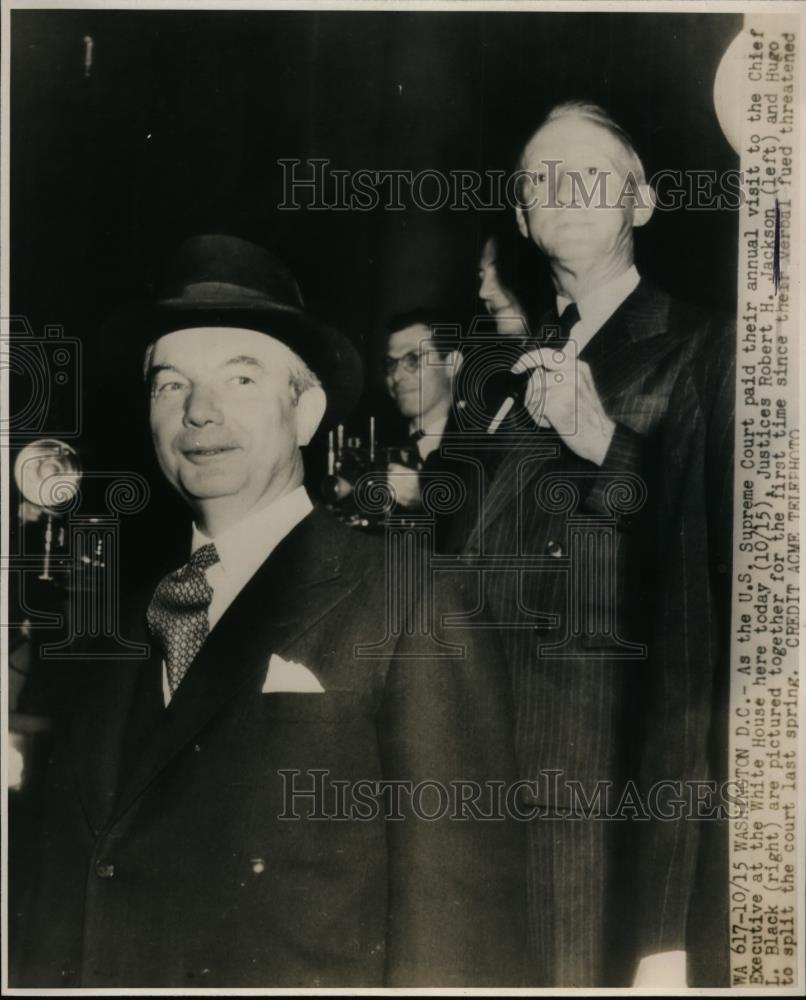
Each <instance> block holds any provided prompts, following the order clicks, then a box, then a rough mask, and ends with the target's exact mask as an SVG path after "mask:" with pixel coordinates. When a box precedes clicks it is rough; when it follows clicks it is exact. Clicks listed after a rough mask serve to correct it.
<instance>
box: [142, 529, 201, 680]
mask: <svg viewBox="0 0 806 1000" xmlns="http://www.w3.org/2000/svg"><path fill="white" fill-rule="evenodd" d="M217 562H218V552H216V547H215V545H213V543H212V542H209V543H208V544H207V545H202V546H201V548H199V549H196V551H195V552H194V553H193V555H192V556H191V557H190V560H189V562H187V563H186V564H185V565H184V566H182V567H180V568H179V569H177V570H174V571H173V573H169V574H168V575H167V576H166V577H165V579H164V580H162V582H161V583H160V584H159V586H158V587H157V589H156V590H155V591H154V597H153V598H152V599H151V604H149V606H148V611H147V612H146V620H147V621H148V627H149V629H150V630H151V634H152V635H153V636H154V638H155V639H157V640H158V641H159V642H160V643H161V645H162V648H163V651H164V653H165V665H166V667H167V670H168V684H169V686H170V688H171V694H173V693H174V692H175V691H176V689H177V688H178V687H179V684H180V682H181V680H182V678H183V677H184V676H185V674H186V673H187V669H188V667H189V666H190V664H191V663H192V662H193V659H194V657H195V656H196V654H197V653H198V651H199V649H201V645H202V643H203V642H204V640H205V639H206V638H207V633H208V632H209V631H210V623H209V620H208V618H207V609H208V608H209V607H210V601H211V600H212V599H213V588H212V587H211V586H210V584H209V583H208V582H207V577H206V576H205V575H204V571H205V570H206V569H207V567H208V566H212V565H213V564H214V563H217Z"/></svg>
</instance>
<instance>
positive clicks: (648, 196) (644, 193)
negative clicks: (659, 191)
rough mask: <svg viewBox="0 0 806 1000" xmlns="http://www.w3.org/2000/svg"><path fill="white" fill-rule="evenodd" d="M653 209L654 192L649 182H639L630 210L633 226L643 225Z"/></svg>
mask: <svg viewBox="0 0 806 1000" xmlns="http://www.w3.org/2000/svg"><path fill="white" fill-rule="evenodd" d="M654 211H655V192H654V191H653V190H652V187H651V186H650V185H649V184H639V185H638V191H637V196H636V199H635V205H634V206H633V210H632V224H633V226H636V227H638V226H645V225H646V224H647V222H649V220H650V219H651V218H652V213H653V212H654Z"/></svg>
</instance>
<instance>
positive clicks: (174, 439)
mask: <svg viewBox="0 0 806 1000" xmlns="http://www.w3.org/2000/svg"><path fill="white" fill-rule="evenodd" d="M294 360H295V356H294V355H293V354H292V353H291V351H289V349H288V348H286V347H285V345H284V344H282V343H280V342H279V341H278V340H275V339H274V338H273V337H269V336H267V335H266V334H263V333H258V332H257V331H255V330H241V329H229V328H215V327H211V328H199V329H192V330H178V331H175V332H173V333H169V334H166V335H165V336H163V337H160V339H159V340H158V341H157V342H156V344H155V345H154V349H153V353H152V356H151V359H150V371H149V377H150V384H151V410H150V412H151V421H150V422H151V434H152V438H153V441H154V447H155V450H156V454H157V458H158V460H159V464H160V467H161V468H162V471H163V472H164V474H165V476H166V478H167V479H168V481H169V482H170V483H171V485H172V486H174V487H175V488H176V489H177V490H178V491H179V493H181V494H182V496H183V497H184V498H185V499H186V500H187V501H188V503H189V504H190V505H191V506H192V507H193V508H194V509H195V510H198V511H201V513H202V515H203V516H204V515H205V514H206V513H209V512H210V511H214V510H216V509H219V510H220V509H221V508H222V507H225V508H226V510H227V512H228V514H229V519H230V520H231V519H232V517H233V516H235V517H237V516H241V515H243V514H244V513H246V512H247V511H249V510H251V509H252V508H253V507H255V506H258V505H263V504H264V503H267V502H269V501H270V500H272V499H274V498H276V497H277V496H280V495H282V494H283V493H285V492H288V490H289V489H291V488H293V487H294V486H296V485H298V484H299V482H301V479H302V461H301V456H300V451H299V445H300V443H307V442H306V441H304V440H303V441H300V431H299V427H298V418H299V407H298V403H297V400H296V399H295V393H294V391H293V389H292V386H291V384H290V376H291V370H292V368H291V366H292V364H293V363H294Z"/></svg>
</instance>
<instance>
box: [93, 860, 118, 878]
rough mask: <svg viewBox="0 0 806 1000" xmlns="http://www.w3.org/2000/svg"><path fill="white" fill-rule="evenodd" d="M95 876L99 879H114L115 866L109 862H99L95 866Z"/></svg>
mask: <svg viewBox="0 0 806 1000" xmlns="http://www.w3.org/2000/svg"><path fill="white" fill-rule="evenodd" d="M95 874H96V875H97V876H98V878H114V877H115V866H114V865H113V864H110V863H109V862H108V861H99V862H98V864H97V865H96V866H95Z"/></svg>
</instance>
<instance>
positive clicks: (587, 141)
mask: <svg viewBox="0 0 806 1000" xmlns="http://www.w3.org/2000/svg"><path fill="white" fill-rule="evenodd" d="M636 163H637V161H635V160H633V159H632V158H631V157H630V154H629V153H628V151H627V150H626V149H625V148H624V147H623V146H622V144H621V143H620V142H619V140H618V139H617V138H616V137H615V136H614V135H611V133H610V132H608V131H607V129H606V128H604V127H602V126H601V125H598V124H596V123H595V122H592V121H590V120H587V119H585V118H583V117H580V116H578V115H570V116H566V117H563V118H558V119H556V120H555V121H551V122H549V123H548V124H546V125H544V126H543V128H541V129H540V130H539V131H538V132H537V133H536V134H535V135H534V136H533V137H532V139H531V140H530V142H529V143H528V144H527V146H526V148H525V149H524V152H523V156H522V158H521V166H522V169H523V170H525V171H528V172H530V173H532V174H534V178H533V179H530V180H525V182H524V191H523V201H524V206H525V207H523V208H518V210H517V218H518V226H519V228H520V230H521V233H522V234H523V235H524V236H528V237H530V238H531V239H532V240H533V242H534V243H535V244H536V245H537V246H538V247H539V248H540V249H541V250H542V251H543V253H545V254H546V256H547V257H548V258H549V260H550V261H556V262H559V263H560V264H563V265H568V266H574V265H577V264H584V262H586V261H590V260H598V261H608V262H612V263H613V264H615V265H616V269H619V268H620V267H621V265H624V266H629V265H630V264H631V263H632V247H633V232H632V230H633V226H639V225H643V224H644V222H646V221H647V220H648V218H649V215H650V214H651V208H650V209H649V210H648V211H641V210H638V211H636V210H635V208H634V206H633V203H632V200H631V198H630V197H625V196H623V195H624V190H625V182H626V181H627V178H628V176H629V175H630V172H632V175H633V176H634V177H635V182H636V184H640V182H641V181H642V180H643V177H642V176H640V174H638V173H637V171H636ZM574 178H576V181H575V180H574ZM575 183H576V187H575V186H574V185H575ZM600 185H601V186H600ZM583 186H584V187H583ZM630 190H632V189H631V188H628V189H627V193H628V194H629V192H630ZM585 192H587V197H586V195H585ZM641 193H642V194H643V195H644V200H645V201H647V199H648V190H647V189H646V187H645V186H644V187H643V188H642V189H641ZM586 201H589V204H587V205H586Z"/></svg>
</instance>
